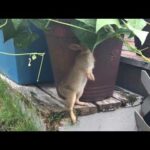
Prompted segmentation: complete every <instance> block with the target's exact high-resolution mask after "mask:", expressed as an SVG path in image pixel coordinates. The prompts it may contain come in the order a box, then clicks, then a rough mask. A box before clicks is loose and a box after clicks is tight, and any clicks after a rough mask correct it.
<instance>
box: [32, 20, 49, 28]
mask: <svg viewBox="0 0 150 150" xmlns="http://www.w3.org/2000/svg"><path fill="white" fill-rule="evenodd" d="M30 22H31V23H33V24H34V25H35V26H36V27H38V28H39V29H42V30H46V29H47V28H48V27H49V23H50V21H49V20H48V19H30Z"/></svg>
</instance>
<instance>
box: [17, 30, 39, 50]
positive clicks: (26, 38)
mask: <svg viewBox="0 0 150 150" xmlns="http://www.w3.org/2000/svg"><path fill="white" fill-rule="evenodd" d="M37 38H38V35H37V34H35V33H29V32H27V31H23V32H21V33H19V34H17V35H16V36H15V37H14V44H15V47H16V48H18V49H23V50H24V49H27V48H28V47H29V46H30V45H31V43H33V41H35V40H36V39H37Z"/></svg>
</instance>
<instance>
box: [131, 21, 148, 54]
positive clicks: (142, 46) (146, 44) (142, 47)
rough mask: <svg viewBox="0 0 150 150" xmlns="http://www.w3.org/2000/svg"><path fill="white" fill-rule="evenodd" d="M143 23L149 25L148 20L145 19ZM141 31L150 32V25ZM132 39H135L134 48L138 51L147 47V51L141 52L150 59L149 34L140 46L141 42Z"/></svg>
mask: <svg viewBox="0 0 150 150" xmlns="http://www.w3.org/2000/svg"><path fill="white" fill-rule="evenodd" d="M145 21H147V22H149V23H150V19H145ZM143 30H144V31H148V32H150V25H147V26H145V27H144V29H143ZM134 39H135V46H136V47H137V48H138V49H144V48H147V47H149V48H148V49H146V50H144V51H143V54H144V55H145V56H147V57H150V34H148V36H147V38H146V41H145V43H144V44H143V45H141V42H140V40H139V39H138V38H137V37H135V38H134Z"/></svg>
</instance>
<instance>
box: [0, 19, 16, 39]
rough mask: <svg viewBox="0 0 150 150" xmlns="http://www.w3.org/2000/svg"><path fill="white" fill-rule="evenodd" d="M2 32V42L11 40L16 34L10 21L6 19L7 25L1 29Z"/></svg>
mask: <svg viewBox="0 0 150 150" xmlns="http://www.w3.org/2000/svg"><path fill="white" fill-rule="evenodd" d="M2 30H3V35H4V42H6V41H7V40H9V39H11V38H13V37H14V36H15V34H16V30H15V28H14V26H13V23H12V21H11V19H8V22H7V24H6V25H5V26H4V27H3V29H2Z"/></svg>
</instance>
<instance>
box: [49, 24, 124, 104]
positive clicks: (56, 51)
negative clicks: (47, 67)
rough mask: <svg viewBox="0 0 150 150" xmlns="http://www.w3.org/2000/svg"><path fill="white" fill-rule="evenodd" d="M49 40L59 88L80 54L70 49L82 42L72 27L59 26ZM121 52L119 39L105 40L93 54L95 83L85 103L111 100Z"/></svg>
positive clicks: (84, 97) (84, 94) (90, 82)
mask: <svg viewBox="0 0 150 150" xmlns="http://www.w3.org/2000/svg"><path fill="white" fill-rule="evenodd" d="M46 36H47V41H48V45H49V54H50V57H51V61H52V67H53V73H54V78H55V83H56V88H57V86H58V84H59V83H60V81H61V80H62V79H63V78H64V77H65V76H67V75H68V73H69V71H70V69H71V68H72V66H73V64H74V60H75V57H76V55H77V52H75V51H72V50H70V49H68V45H69V44H70V43H78V42H79V41H78V40H77V38H76V37H75V35H74V34H73V32H72V31H71V29H70V28H69V27H66V26H63V25H59V24H57V25H55V26H53V27H51V30H50V31H49V32H48V33H46ZM121 48H122V42H120V41H119V40H117V39H109V40H106V41H105V42H103V43H102V44H100V45H99V46H97V48H96V49H95V51H94V56H95V59H96V64H95V69H94V75H95V79H96V81H95V82H92V81H89V82H88V83H87V85H86V88H85V91H84V93H83V96H82V98H81V100H82V101H87V102H95V101H99V100H103V99H105V98H108V97H111V96H112V93H113V90H114V86H115V81H116V77H117V71H118V65H119V60H120V54H121Z"/></svg>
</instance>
